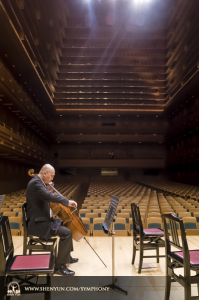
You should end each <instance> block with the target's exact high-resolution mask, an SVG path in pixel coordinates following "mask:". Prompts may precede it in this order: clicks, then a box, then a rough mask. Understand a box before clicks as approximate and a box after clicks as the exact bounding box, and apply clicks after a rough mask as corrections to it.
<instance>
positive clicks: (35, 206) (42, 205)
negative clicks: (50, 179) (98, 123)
mask: <svg viewBox="0 0 199 300" xmlns="http://www.w3.org/2000/svg"><path fill="white" fill-rule="evenodd" d="M26 199H27V200H26V201H27V220H28V224H27V225H28V235H35V236H38V237H40V238H43V239H49V238H51V236H52V234H51V232H50V226H51V220H50V202H56V203H61V204H63V205H64V206H68V204H69V200H68V199H66V198H64V197H63V196H59V195H56V194H53V193H52V192H50V191H48V190H47V188H46V187H45V185H44V184H43V182H42V180H41V179H40V178H39V176H35V177H34V178H32V179H31V180H30V182H29V184H28V187H27V190H26Z"/></svg>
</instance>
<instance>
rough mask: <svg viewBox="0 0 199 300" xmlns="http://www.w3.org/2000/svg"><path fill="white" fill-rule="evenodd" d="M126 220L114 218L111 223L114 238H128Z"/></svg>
mask: <svg viewBox="0 0 199 300" xmlns="http://www.w3.org/2000/svg"><path fill="white" fill-rule="evenodd" d="M126 225H127V224H126V219H125V218H121V217H116V218H115V222H114V223H113V231H114V232H115V235H116V236H128V228H127V226H126Z"/></svg>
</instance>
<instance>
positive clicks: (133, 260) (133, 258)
mask: <svg viewBox="0 0 199 300" xmlns="http://www.w3.org/2000/svg"><path fill="white" fill-rule="evenodd" d="M134 243H135V241H134V240H133V256H132V265H134V262H135V256H136V246H135V244H134Z"/></svg>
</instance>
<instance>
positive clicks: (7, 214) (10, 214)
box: [3, 211, 16, 217]
mask: <svg viewBox="0 0 199 300" xmlns="http://www.w3.org/2000/svg"><path fill="white" fill-rule="evenodd" d="M3 216H8V217H16V212H14V211H7V212H4V213H3Z"/></svg>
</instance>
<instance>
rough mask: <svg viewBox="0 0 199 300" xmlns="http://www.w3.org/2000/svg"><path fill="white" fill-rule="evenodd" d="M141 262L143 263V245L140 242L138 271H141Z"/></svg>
mask: <svg viewBox="0 0 199 300" xmlns="http://www.w3.org/2000/svg"><path fill="white" fill-rule="evenodd" d="M142 263H143V245H141V244H140V259H139V269H138V273H139V274H140V273H141V270H142Z"/></svg>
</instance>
